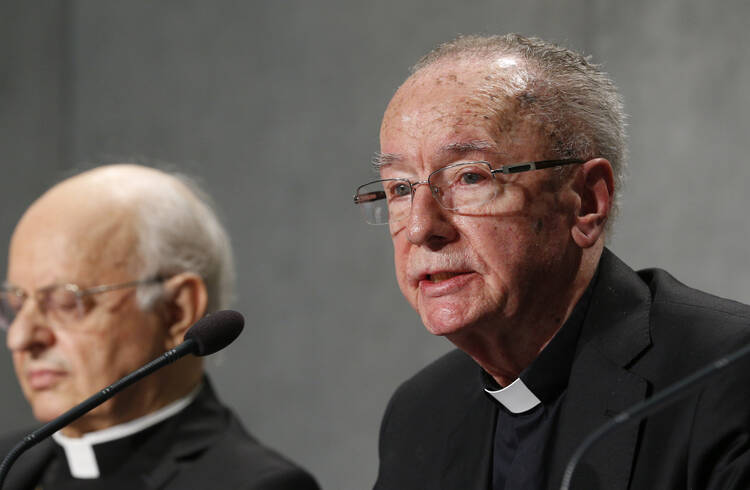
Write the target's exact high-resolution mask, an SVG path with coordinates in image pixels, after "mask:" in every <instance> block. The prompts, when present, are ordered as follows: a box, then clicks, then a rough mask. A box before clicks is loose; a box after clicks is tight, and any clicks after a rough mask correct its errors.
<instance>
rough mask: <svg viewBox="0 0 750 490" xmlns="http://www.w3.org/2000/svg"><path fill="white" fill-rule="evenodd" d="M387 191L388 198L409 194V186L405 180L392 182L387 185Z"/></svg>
mask: <svg viewBox="0 0 750 490" xmlns="http://www.w3.org/2000/svg"><path fill="white" fill-rule="evenodd" d="M387 193H388V198H389V199H395V198H398V197H404V196H409V195H410V194H411V187H410V186H409V184H407V183H405V182H392V183H391V184H390V185H389V186H388V189H387Z"/></svg>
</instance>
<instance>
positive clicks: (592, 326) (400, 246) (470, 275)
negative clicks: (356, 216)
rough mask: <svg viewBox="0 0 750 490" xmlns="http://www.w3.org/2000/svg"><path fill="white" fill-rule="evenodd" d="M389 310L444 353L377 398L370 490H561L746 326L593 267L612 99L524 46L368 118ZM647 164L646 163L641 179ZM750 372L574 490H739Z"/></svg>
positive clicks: (412, 89) (737, 314) (592, 78)
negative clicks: (610, 428)
mask: <svg viewBox="0 0 750 490" xmlns="http://www.w3.org/2000/svg"><path fill="white" fill-rule="evenodd" d="M380 142H381V152H380V153H379V154H378V155H377V158H376V161H375V163H376V166H377V167H378V170H379V172H380V177H381V179H380V180H378V181H374V182H371V183H368V184H365V185H363V186H361V187H360V188H358V190H357V193H356V196H355V202H356V203H357V204H358V205H359V206H360V207H361V208H362V210H363V211H364V214H365V218H366V219H367V221H368V222H370V223H373V224H387V225H388V228H389V231H390V234H391V237H392V241H393V247H394V256H395V266H396V277H397V280H398V284H399V286H400V288H401V291H402V293H403V294H404V296H405V297H406V299H407V300H408V301H409V302H410V304H411V305H412V306H413V307H414V309H415V310H416V311H417V312H418V313H419V315H420V316H421V319H422V322H423V323H424V325H425V327H426V328H427V330H428V331H430V332H431V333H433V334H435V335H441V336H444V337H446V338H447V339H448V340H450V341H451V342H452V343H453V344H455V345H456V346H457V347H458V350H455V351H453V352H450V353H448V354H447V355H445V356H444V357H442V358H441V359H439V360H437V361H436V362H434V363H433V364H432V365H430V366H428V367H427V368H425V369H424V370H422V371H421V372H420V373H418V374H417V375H415V376H414V377H413V378H411V379H410V380H408V381H406V382H405V383H404V384H403V385H402V386H401V387H400V388H399V389H398V390H397V391H396V393H395V394H394V396H393V398H392V399H391V401H390V403H389V405H388V408H387V409H386V412H385V416H384V418H383V422H382V426H381V434H380V471H379V475H378V479H377V483H376V485H375V487H376V489H377V490H404V489H414V488H420V489H430V490H437V489H451V490H469V489H483V490H484V489H493V490H502V489H504V490H520V489H541V488H558V487H559V485H560V481H561V475H562V473H563V468H564V466H565V463H567V461H568V459H569V458H570V456H571V454H572V452H573V451H574V449H575V448H576V447H577V446H578V445H579V444H580V443H581V442H582V440H583V439H584V438H585V437H586V436H587V435H588V434H590V433H591V432H592V431H594V430H595V429H597V428H598V427H599V426H601V425H602V424H604V423H605V422H607V421H608V420H609V419H610V418H611V417H613V415H615V414H617V413H619V412H620V411H622V410H624V409H626V408H628V407H630V406H632V405H633V404H636V403H637V402H640V401H642V400H644V399H645V398H647V397H648V396H650V395H651V394H653V393H654V392H658V391H659V390H661V389H663V388H664V387H666V386H668V385H670V384H671V383H673V382H675V381H677V380H679V379H681V378H683V377H685V376H686V375H688V374H690V373H692V372H693V371H695V370H696V369H698V368H699V367H702V366H703V365H705V364H708V363H709V362H710V361H713V360H714V359H716V358H718V357H720V356H722V355H724V354H726V353H727V352H729V351H730V350H731V349H732V348H735V346H738V345H741V344H743V343H747V342H748V341H750V327H749V326H748V325H750V308H748V307H747V306H745V305H741V304H739V303H735V302H731V301H728V300H724V299H720V298H716V297H713V296H710V295H708V294H705V293H701V292H699V291H696V290H693V289H690V288H688V287H686V286H684V285H682V284H680V283H679V282H677V281H676V280H675V279H674V278H672V277H671V276H670V275H669V274H667V273H666V272H664V271H662V270H658V269H652V270H646V271H640V272H635V271H633V270H632V269H630V268H629V267H628V266H627V265H626V264H624V263H623V262H621V261H620V260H619V259H618V258H617V257H616V256H615V255H614V254H613V253H612V252H610V251H609V250H608V249H607V248H605V246H604V244H605V237H606V235H607V232H608V229H609V228H608V227H609V223H610V222H611V219H612V217H613V216H614V212H615V210H616V204H617V195H618V191H619V188H620V184H621V176H622V174H623V166H624V163H625V132H624V115H623V111H622V104H621V99H620V96H619V94H618V93H617V90H616V88H615V86H614V85H613V84H612V82H611V80H610V79H609V78H608V77H607V76H606V74H605V73H603V72H602V71H601V70H600V69H599V68H598V67H597V66H595V65H592V64H591V63H589V62H588V61H587V60H586V59H585V58H584V57H583V56H581V55H580V54H578V53H575V52H573V51H570V50H568V49H565V48H562V47H559V46H556V45H554V44H551V43H548V42H545V41H543V40H541V39H535V38H525V37H522V36H518V35H508V36H492V37H480V36H468V37H461V38H458V39H456V40H454V41H452V42H449V43H446V44H443V45H441V46H439V47H438V48H436V49H435V50H434V51H433V52H431V53H429V54H428V55H427V56H426V57H424V58H423V59H422V60H421V61H420V62H419V63H418V64H417V65H416V67H415V68H414V70H413V72H412V75H411V76H410V77H409V78H408V79H407V80H406V81H405V82H404V84H403V85H402V86H401V87H400V88H399V89H398V91H397V92H396V94H395V95H394V97H393V99H392V100H391V101H390V104H389V105H388V108H387V110H386V112H385V115H384V117H383V122H382V125H381V131H380ZM649 164H650V165H658V162H656V161H655V162H650V163H649ZM749 383H750V361H746V362H744V363H742V364H740V365H737V366H734V368H733V369H731V370H730V371H727V372H726V374H724V375H723V376H722V377H721V378H720V379H718V380H716V381H714V382H712V384H709V385H707V386H705V387H704V388H703V389H702V390H700V391H695V392H693V393H692V394H691V395H690V396H689V397H685V398H684V399H682V400H681V401H680V402H678V403H676V404H674V405H672V406H671V407H669V408H668V409H665V410H663V411H662V412H660V413H658V414H656V415H653V416H652V417H650V418H649V419H648V420H646V421H645V422H644V423H642V424H640V425H639V424H631V425H630V426H627V427H623V428H620V429H619V430H618V431H616V432H614V433H612V434H610V435H609V436H608V438H607V439H606V440H604V441H601V442H600V443H599V444H598V445H597V446H594V447H593V448H592V450H591V451H590V452H589V453H588V454H587V456H586V457H585V458H584V459H583V463H582V465H581V466H579V468H578V472H577V474H576V475H577V477H578V479H575V478H574V480H573V483H574V485H573V487H572V488H578V489H585V490H595V489H602V490H604V489H606V490H617V489H620V490H625V489H627V488H631V489H645V488H659V489H667V488H668V489H698V488H700V489H707V488H722V489H726V488H736V489H741V488H744V489H746V488H750V390H748V389H747V386H748V384H749Z"/></svg>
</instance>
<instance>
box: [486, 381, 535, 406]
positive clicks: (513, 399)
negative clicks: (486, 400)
mask: <svg viewBox="0 0 750 490" xmlns="http://www.w3.org/2000/svg"><path fill="white" fill-rule="evenodd" d="M484 391H486V392H487V393H489V394H490V395H492V396H493V397H494V398H495V400H497V401H499V402H500V404H501V405H502V406H504V407H505V408H507V409H508V411H509V412H510V413H523V412H528V411H529V410H531V409H532V408H534V407H536V406H537V405H539V404H540V403H542V402H541V400H539V398H537V396H536V395H535V394H534V393H532V391H531V390H530V389H529V387H528V386H526V384H525V383H524V382H523V380H522V379H521V378H518V379H516V380H515V381H514V382H512V383H511V384H509V385H508V386H506V387H505V388H500V389H499V390H495V391H492V390H488V389H487V388H485V389H484Z"/></svg>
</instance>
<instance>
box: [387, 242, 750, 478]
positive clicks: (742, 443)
mask: <svg viewBox="0 0 750 490" xmlns="http://www.w3.org/2000/svg"><path fill="white" fill-rule="evenodd" d="M748 342H750V307H748V306H746V305H742V304H739V303H736V302H732V301H728V300H725V299H721V298H717V297H714V296H710V295H708V294H705V293H702V292H700V291H696V290H694V289H690V288H688V287H686V286H684V285H683V284H681V283H679V282H677V281H676V280H675V279H674V278H673V277H672V276H670V275H669V274H667V273H666V272H664V271H662V270H658V269H651V270H644V271H641V272H638V273H636V272H634V271H633V270H631V269H630V268H629V267H627V266H626V265H625V264H624V263H622V262H621V261H620V260H619V259H617V258H616V257H615V256H614V255H613V254H612V253H611V252H609V251H607V250H605V251H604V254H603V255H602V259H601V262H600V267H599V273H598V276H597V279H596V284H595V285H594V291H593V295H592V298H591V303H590V305H589V310H588V312H587V314H586V318H585V320H584V323H583V326H582V330H581V336H580V338H579V341H578V345H577V347H576V353H575V358H574V361H573V366H572V368H571V374H570V378H569V382H568V388H567V391H566V393H565V395H564V399H563V404H562V407H561V410H560V413H559V419H558V420H557V421H556V423H555V428H554V431H553V435H552V441H551V443H550V444H549V446H548V447H547V449H546V450H547V451H548V453H547V456H546V458H547V461H548V462H549V465H548V472H549V475H550V478H549V488H559V486H560V482H561V479H562V473H563V470H564V467H565V465H566V463H567V461H568V459H569V458H570V456H571V454H572V453H573V451H574V450H575V448H576V447H577V446H578V445H579V444H580V443H581V441H582V440H583V439H584V438H585V436H586V435H588V434H589V433H591V432H592V431H594V430H595V429H597V428H598V427H599V426H601V425H602V424H604V423H605V422H607V421H608V420H609V419H610V418H611V417H612V416H614V415H615V414H617V413H619V412H621V411H623V410H624V409H626V408H628V407H630V406H631V405H633V404H635V403H637V402H639V401H641V400H643V399H645V398H646V397H648V396H650V395H651V394H653V393H654V392H656V391H658V390H661V389H664V388H665V387H666V386H668V385H670V384H671V383H673V382H675V381H677V380H679V379H681V378H682V377H684V376H686V375H688V374H690V373H692V372H694V371H695V370H697V369H699V368H700V367H703V366H704V365H707V364H709V363H710V362H711V361H713V360H715V359H717V358H718V357H720V356H722V355H724V354H726V353H728V352H731V351H733V350H735V349H737V348H739V347H740V346H741V345H743V344H747V343H748ZM479 373H480V371H479V367H478V366H477V365H476V364H475V363H474V362H473V361H472V360H471V359H470V358H469V357H468V356H467V355H466V354H464V353H463V352H461V351H457V350H456V351H453V352H450V353H448V354H447V355H445V356H444V357H442V358H441V359H439V360H438V361H436V362H434V363H433V364H431V365H430V366H428V367H427V368H425V369H423V370H422V371H421V372H419V373H418V374H417V375H415V376H414V377H413V378H411V379H410V380H408V381H406V382H405V383H404V384H403V385H401V386H400V387H399V388H398V390H397V391H396V393H395V394H394V395H393V398H392V399H391V401H390V403H389V404H388V407H387V409H386V412H385V416H384V418H383V423H382V426H381V432H380V470H379V474H378V480H377V483H376V484H375V488H376V490H413V489H429V490H440V489H450V490H480V489H481V490H486V489H488V488H490V485H491V484H490V471H491V466H492V464H491V462H492V442H493V431H494V424H495V418H496V414H497V405H496V403H495V402H494V401H493V400H492V399H490V397H489V396H487V395H486V394H485V393H483V389H482V384H481V381H480V375H479ZM571 488H572V489H578V490H597V489H601V490H625V489H631V490H636V489H637V490H642V489H659V490H674V489H685V490H688V489H691V490H705V489H730V488H731V489H742V490H747V489H750V359H746V360H742V361H740V362H738V363H736V364H733V365H732V366H731V367H730V368H728V369H727V370H726V371H725V372H724V373H722V374H721V375H720V376H717V377H715V378H714V379H713V380H712V381H711V382H710V383H709V384H707V385H704V386H702V387H701V388H700V389H698V390H694V391H693V392H691V393H690V395H688V396H686V397H685V398H683V399H681V400H680V401H678V402H675V403H674V404H672V405H670V406H668V407H666V408H664V409H663V410H662V411H660V412H658V413H656V414H654V415H652V416H650V417H649V418H648V419H646V420H645V421H643V422H641V423H631V424H629V425H626V426H622V427H620V428H619V429H617V430H616V431H615V432H612V433H610V434H609V435H608V436H607V437H606V438H605V439H604V440H602V441H600V442H599V443H598V444H596V445H595V446H594V447H593V448H592V449H591V450H590V451H589V452H588V453H587V456H586V457H585V458H584V459H583V461H582V463H581V465H579V467H578V469H577V470H576V477H574V479H573V485H572V486H571ZM509 490H520V489H509Z"/></svg>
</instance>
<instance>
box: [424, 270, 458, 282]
mask: <svg viewBox="0 0 750 490" xmlns="http://www.w3.org/2000/svg"><path fill="white" fill-rule="evenodd" d="M459 274H463V272H436V273H435V274H427V276H426V279H427V280H428V281H430V282H432V283H438V282H443V281H447V280H448V279H450V278H452V277H456V276H457V275H459Z"/></svg>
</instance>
